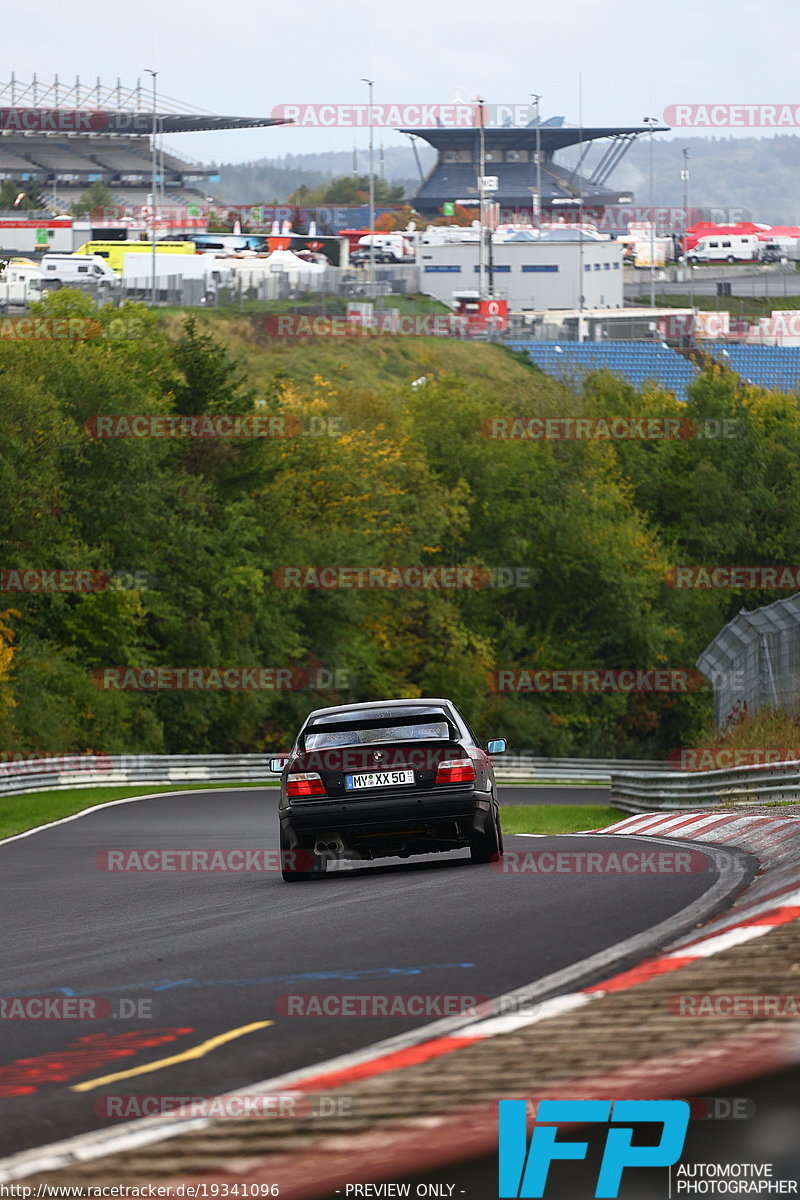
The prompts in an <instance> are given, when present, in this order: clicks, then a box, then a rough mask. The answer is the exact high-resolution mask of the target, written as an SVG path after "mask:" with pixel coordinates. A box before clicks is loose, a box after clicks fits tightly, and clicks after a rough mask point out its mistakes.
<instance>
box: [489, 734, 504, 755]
mask: <svg viewBox="0 0 800 1200" xmlns="http://www.w3.org/2000/svg"><path fill="white" fill-rule="evenodd" d="M507 745H508V742H507V741H506V739H505V738H494V739H493V740H492V741H491V742H487V743H486V750H487V752H488V753H489V754H502V753H503V752H504V750H505V748H506V746H507Z"/></svg>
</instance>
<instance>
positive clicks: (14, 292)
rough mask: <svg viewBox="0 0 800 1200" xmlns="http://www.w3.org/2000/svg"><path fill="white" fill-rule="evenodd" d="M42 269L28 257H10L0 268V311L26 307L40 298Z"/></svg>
mask: <svg viewBox="0 0 800 1200" xmlns="http://www.w3.org/2000/svg"><path fill="white" fill-rule="evenodd" d="M42 277H43V276H42V271H41V269H40V267H39V265H38V264H37V263H35V262H33V261H32V260H31V259H29V258H12V259H11V262H9V263H8V264H7V266H6V268H5V270H0V312H6V311H7V310H8V309H9V308H27V307H28V305H29V304H30V302H31V301H32V300H41V298H42Z"/></svg>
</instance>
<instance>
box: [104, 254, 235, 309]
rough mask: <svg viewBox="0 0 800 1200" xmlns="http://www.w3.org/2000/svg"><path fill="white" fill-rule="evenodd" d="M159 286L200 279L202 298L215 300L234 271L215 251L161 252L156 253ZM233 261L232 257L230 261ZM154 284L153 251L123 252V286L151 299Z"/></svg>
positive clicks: (157, 286) (161, 288)
mask: <svg viewBox="0 0 800 1200" xmlns="http://www.w3.org/2000/svg"><path fill="white" fill-rule="evenodd" d="M155 259H156V261H155V267H156V289H157V291H159V292H160V291H162V290H163V289H164V288H166V287H169V286H172V281H174V280H176V279H177V280H181V281H183V280H187V281H188V280H197V281H199V283H200V284H201V285H202V291H203V299H204V300H205V302H206V303H208V302H210V301H213V299H214V297H215V296H216V294H217V291H218V289H219V288H220V287H222V286H223V285H224V284H226V283H230V282H231V280H232V278H233V271H232V270H231V268H230V267H229V266H225V265H224V263H223V261H222V260H220V259H218V258H217V257H216V256H215V255H214V254H159V253H158V252H156V256H155ZM227 261H233V260H227ZM152 286H153V256H152V254H139V253H130V254H125V255H123V262H122V288H123V291H125V292H126V293H127V294H128V295H131V293H133V294H135V295H136V296H137V297H138V296H139V294H140V295H141V298H142V299H149V297H150V294H151V291H152Z"/></svg>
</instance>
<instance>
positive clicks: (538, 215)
mask: <svg viewBox="0 0 800 1200" xmlns="http://www.w3.org/2000/svg"><path fill="white" fill-rule="evenodd" d="M541 98H542V97H541V96H537V95H536V93H535V92H531V100H533V101H534V102H535V104H536V206H535V210H534V214H533V215H534V217H535V219H536V226H537V228H541V224H542V132H541V131H542V121H541V117H540V115H539V101H540V100H541Z"/></svg>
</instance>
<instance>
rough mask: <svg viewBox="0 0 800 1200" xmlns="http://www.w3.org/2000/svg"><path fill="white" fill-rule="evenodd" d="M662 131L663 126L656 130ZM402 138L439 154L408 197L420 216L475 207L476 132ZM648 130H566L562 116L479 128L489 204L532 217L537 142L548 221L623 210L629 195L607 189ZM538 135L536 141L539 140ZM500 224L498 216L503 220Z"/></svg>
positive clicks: (414, 132) (425, 133) (426, 132)
mask: <svg viewBox="0 0 800 1200" xmlns="http://www.w3.org/2000/svg"><path fill="white" fill-rule="evenodd" d="M657 128H658V129H659V130H661V131H663V130H664V129H666V126H658V127H657ZM401 132H402V133H405V134H408V135H413V136H416V137H420V138H423V139H424V140H425V141H426V142H429V143H430V145H431V146H433V147H434V149H436V150H437V151H438V155H439V157H438V159H437V161H436V163H435V165H434V167H433V169H432V170H431V171H430V173H429V174H428V176H427V178H425V179H423V180H422V183H421V185H420V187H419V190H418V191H417V193H416V195H415V196H414V200H413V204H414V207H415V208H416V210H417V212H419V213H421V214H422V215H423V216H435V215H437V214H439V213H441V211H442V205H443V204H445V203H446V202H453V201H467V202H468V203H473V204H474V203H477V202H478V171H479V163H480V130H479V129H478V128H475V129H456V128H439V129H403V130H401ZM648 132H649V126H647V125H643V126H640V125H636V126H629V127H616V126H606V127H598V128H590V129H579V128H577V127H575V126H571V125H565V124H564V121H563V118H562V117H553V118H551V119H550V120H548V121H543V122H542V123H541V124H540V125H539V126H538V128H537V124H536V121H534V122H532V123H531V124H530V125H526V126H524V127H516V126H502V127H487V128H485V129H484V145H485V155H484V160H485V164H486V174H487V175H496V176H497V180H498V190H497V191H496V192H493V193H492V194H491V196H490V197H489V199H491V200H492V201H494V202H495V203H497V204H499V206H500V210H501V214H502V212H503V210H504V209H505V210H510V211H512V212H517V213H523V212H525V211H527V212H531V210H532V205H533V197H534V194H535V191H536V186H537V162H536V153H537V141H538V145H539V149H540V153H541V163H540V164H539V165H540V167H541V182H542V196H541V205H540V207H541V210H542V214H543V215H544V214H547V215H548V219H552V218H553V217H556V218H557V217H559V216H563V215H564V214H565V213H570V212H572V213H575V212H576V211H577V209H578V208H580V206H581V205H583V206H584V207H586V208H591V209H602V208H604V207H605V206H607V205H611V204H627V203H630V201H631V200H632V196H631V194H630V192H620V191H617V190H614V189H613V188H611V187H608V186H607V181H608V179H609V176H610V175H611V172H612V171H613V170H614V169H615V168H616V167H617V165H618V164H619V162H620V161H621V160H622V158H623V156H624V154H625V153H626V151H627V150H628V148H629V147H630V146H631V144H632V143H633V142H634V141H635V140H636V138H638V137H640V136H641V135H642V134H645V133H648ZM537 134H538V137H537ZM602 141H605V142H606V143H607V145H606V146H604V148H603V149H602V151H601V153H600V156H599V159H598V161H597V163H596V165H595V166H594V169H593V170H592V172H591V174H589V175H587V174H581V173H580V172H581V168H582V167H583V165H584V163H585V161H586V159H587V156H588V154H589V152H590V150H591V149H592V147H593V146H594V144H595V143H597V142H602ZM564 152H567V153H570V154H573V155H576V156H577V158H576V163H575V166H574V167H570V166H568V165H567V164H566V163H564V162H559V161H557V160H556V157H555V156H556V155H557V154H559V153H564ZM501 219H502V218H501Z"/></svg>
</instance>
